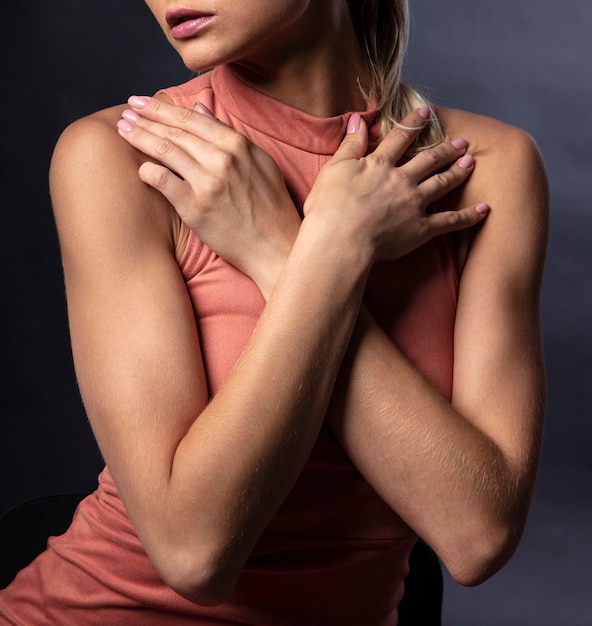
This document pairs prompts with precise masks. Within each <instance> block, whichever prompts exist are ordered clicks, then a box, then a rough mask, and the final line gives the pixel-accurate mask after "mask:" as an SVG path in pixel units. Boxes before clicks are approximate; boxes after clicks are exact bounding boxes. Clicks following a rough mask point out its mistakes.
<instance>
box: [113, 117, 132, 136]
mask: <svg viewBox="0 0 592 626" xmlns="http://www.w3.org/2000/svg"><path fill="white" fill-rule="evenodd" d="M117 128H119V130H120V131H121V132H122V133H129V132H130V130H133V128H134V125H133V124H130V123H129V122H128V121H127V120H119V122H117Z"/></svg>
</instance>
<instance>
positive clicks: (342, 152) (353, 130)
mask: <svg viewBox="0 0 592 626" xmlns="http://www.w3.org/2000/svg"><path fill="white" fill-rule="evenodd" d="M367 150H368V126H366V122H365V121H364V120H363V119H362V116H361V115H360V114H359V113H352V114H351V116H350V118H349V120H348V122H347V133H346V134H345V137H344V138H343V141H342V142H341V145H340V146H339V148H337V151H336V152H335V154H334V155H333V158H332V159H331V160H332V161H333V162H335V161H345V160H347V159H361V158H362V157H363V156H365V154H366V151H367Z"/></svg>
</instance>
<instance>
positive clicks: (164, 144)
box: [155, 138, 175, 156]
mask: <svg viewBox="0 0 592 626" xmlns="http://www.w3.org/2000/svg"><path fill="white" fill-rule="evenodd" d="M174 149H175V144H174V143H173V142H172V141H171V140H170V139H166V138H164V139H160V140H159V141H158V142H157V143H156V146H155V151H156V154H158V155H159V156H166V155H169V154H170V153H171V152H172V151H173V150H174Z"/></svg>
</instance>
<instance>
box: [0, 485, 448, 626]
mask: <svg viewBox="0 0 592 626" xmlns="http://www.w3.org/2000/svg"><path fill="white" fill-rule="evenodd" d="M85 496H86V494H64V495H54V496H45V497H40V498H34V499H32V500H27V501H25V502H23V503H21V504H18V505H16V506H15V507H13V508H12V509H9V510H8V511H7V512H6V513H4V515H3V516H2V517H0V589H4V587H6V586H8V585H9V584H10V583H11V582H12V581H13V580H14V577H15V576H16V575H17V573H18V572H19V571H20V570H21V569H22V568H23V567H26V566H27V565H29V563H31V562H32V561H33V560H34V559H35V557H36V556H37V555H39V554H40V553H41V552H43V550H45V548H46V546H47V539H48V537H49V536H51V535H61V534H62V533H64V532H65V531H66V530H67V528H68V526H69V525H70V522H71V521H72V516H73V515H74V511H75V509H76V507H77V506H78V503H79V502H80V501H81V500H82V499H83V498H84V497H85ZM442 596H443V578H442V568H441V566H440V561H439V560H438V557H437V556H436V555H435V554H434V552H433V551H432V550H431V549H430V548H429V546H427V545H426V544H425V543H424V542H423V541H422V540H421V539H420V540H419V541H418V542H417V543H416V544H415V546H414V548H413V550H412V551H411V556H410V559H409V575H408V576H407V578H406V580H405V596H404V598H403V600H402V601H401V604H400V605H399V626H441V623H442V619H441V615H442Z"/></svg>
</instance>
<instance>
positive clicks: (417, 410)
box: [331, 120, 548, 585]
mask: <svg viewBox="0 0 592 626" xmlns="http://www.w3.org/2000/svg"><path fill="white" fill-rule="evenodd" d="M463 123H464V121H463ZM477 123H478V125H479V128H481V126H482V125H483V124H484V123H485V121H484V120H481V121H479V122H477ZM487 124H492V125H493V128H491V129H490V133H491V136H495V141H494V142H493V143H494V145H493V146H491V147H490V149H488V150H485V151H484V152H483V153H482V154H480V155H479V156H478V164H477V169H476V171H475V173H474V174H473V176H472V177H471V179H470V180H469V182H468V183H467V185H466V188H465V189H464V191H463V195H462V196H461V198H460V200H459V202H460V204H461V205H463V204H468V203H471V202H474V201H476V200H483V199H485V200H487V201H488V203H489V204H490V206H491V207H492V211H491V214H490V215H489V216H488V218H487V220H486V221H485V222H484V223H483V224H482V225H481V226H480V233H479V235H478V236H477V239H476V241H475V243H474V244H473V246H472V249H471V251H470V254H469V257H468V260H467V262H466V265H465V268H464V271H463V274H462V280H461V285H460V296H459V303H458V310H457V317H456V326H455V344H454V349H455V357H454V387H453V399H452V404H449V403H448V402H447V401H446V400H445V399H443V398H442V397H441V396H440V395H439V393H438V392H437V391H436V390H435V389H434V388H433V387H432V386H431V385H430V384H429V383H428V382H427V381H426V380H425V379H424V378H423V377H422V376H421V375H420V374H419V373H418V372H417V370H416V369H415V368H414V367H413V366H411V365H410V363H409V362H408V361H407V360H406V359H405V358H404V357H403V355H402V354H401V353H400V352H399V351H398V350H397V348H396V346H394V345H393V344H392V343H391V342H390V340H389V339H388V338H387V337H386V336H385V335H384V334H383V332H382V331H381V329H380V328H379V327H378V326H377V324H376V323H375V322H374V321H373V320H372V318H371V316H370V315H369V314H368V313H367V312H363V313H362V315H361V317H360V321H359V322H358V325H357V328H356V332H355V334H354V339H353V341H352V344H351V346H350V349H349V351H348V354H347V357H346V360H345V363H344V367H343V369H342V373H341V374H340V379H339V381H338V383H337V388H336V389H337V393H336V394H335V395H334V402H337V403H338V405H339V406H338V411H333V412H332V413H331V415H332V416H333V418H332V424H333V427H334V429H335V431H336V433H337V434H338V437H339V438H340V440H341V441H342V443H343V445H344V447H345V449H346V450H347V452H348V454H349V455H350V456H351V458H352V459H353V461H354V462H355V463H356V465H357V466H358V467H359V468H360V470H361V471H362V473H363V474H364V475H365V476H366V478H367V479H368V480H369V482H370V483H371V484H372V485H373V486H374V488H375V489H377V491H378V492H379V493H380V494H381V495H382V497H383V498H384V499H385V500H386V501H387V502H388V503H389V504H390V505H391V506H392V508H393V509H394V510H396V511H397V512H398V513H399V514H400V515H401V516H402V517H403V518H404V519H405V520H406V521H407V522H408V523H409V524H410V525H411V526H412V527H413V528H414V529H415V530H416V531H417V532H418V533H419V534H420V535H422V536H423V537H424V538H425V539H426V540H427V541H428V542H429V543H430V544H431V545H432V547H433V548H434V549H435V550H436V552H437V553H438V554H439V556H440V557H441V558H442V559H443V561H444V563H445V564H446V566H447V568H448V569H449V571H450V572H451V574H452V575H453V576H454V577H455V578H456V579H457V581H459V582H461V583H463V584H469V585H470V584H477V583H479V582H481V581H483V580H484V579H486V578H487V577H489V576H490V575H491V574H493V573H494V572H495V571H497V569H499V567H501V566H502V565H503V564H504V563H505V562H506V561H507V560H508V558H509V557H510V556H511V554H512V553H513V551H514V549H515V547H516V545H517V543H518V540H519V538H520V535H521V533H522V529H523V526H524V523H525V520H526V515H527V511H528V507H529V502H530V496H531V493H532V487H533V483H534V478H535V475H536V468H537V462H538V455H539V446H540V438H541V431H542V420H543V413H544V388H545V381H544V368H543V356H542V347H541V333H540V319H539V290H540V283H541V275H542V269H543V261H544V254H545V248H546V239H547V209H548V207H547V203H548V199H547V188H546V177H545V172H544V167H543V166H542V163H541V160H540V157H539V155H538V152H537V150H536V148H535V147H534V146H533V144H532V142H531V141H530V139H529V138H528V137H527V136H525V135H524V134H523V133H521V132H520V131H517V130H516V129H510V128H508V127H503V126H502V125H501V124H500V125H497V124H496V123H493V122H487V123H486V131H487V130H489V129H488V128H487ZM463 130H464V131H465V132H466V131H469V132H470V130H469V129H467V128H464V129H463ZM479 133H480V134H483V133H482V132H481V130H479V131H478V133H477V134H479ZM497 142H499V144H497V147H496V143H497ZM499 145H501V146H503V148H502V149H500V148H499ZM477 149H478V150H480V149H481V146H477ZM340 411H344V413H342V415H343V416H342V417H335V416H338V415H340Z"/></svg>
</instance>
